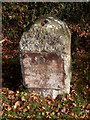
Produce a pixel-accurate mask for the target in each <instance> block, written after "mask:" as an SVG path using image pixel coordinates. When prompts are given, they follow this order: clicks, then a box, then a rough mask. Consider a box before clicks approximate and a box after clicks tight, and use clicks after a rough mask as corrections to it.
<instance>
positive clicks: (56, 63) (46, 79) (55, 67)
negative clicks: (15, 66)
mask: <svg viewBox="0 0 90 120" xmlns="http://www.w3.org/2000/svg"><path fill="white" fill-rule="evenodd" d="M22 57H23V68H24V71H25V75H24V77H25V84H26V85H28V88H29V87H30V88H49V89H50V88H52V89H61V88H63V87H64V84H65V83H64V63H63V60H62V59H61V58H60V57H58V56H57V54H55V53H47V52H42V53H29V52H25V53H24V52H23V53H22Z"/></svg>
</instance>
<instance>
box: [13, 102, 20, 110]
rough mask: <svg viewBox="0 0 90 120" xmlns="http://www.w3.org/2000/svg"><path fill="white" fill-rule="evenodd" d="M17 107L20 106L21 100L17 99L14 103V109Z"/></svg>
mask: <svg viewBox="0 0 90 120" xmlns="http://www.w3.org/2000/svg"><path fill="white" fill-rule="evenodd" d="M17 107H20V101H17V102H16V103H15V105H14V109H16V108H17Z"/></svg>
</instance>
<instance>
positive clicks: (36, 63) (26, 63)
mask: <svg viewBox="0 0 90 120" xmlns="http://www.w3.org/2000/svg"><path fill="white" fill-rule="evenodd" d="M20 61H21V70H22V76H23V84H24V86H25V87H26V88H28V90H29V91H33V90H35V91H36V92H38V93H39V94H40V95H43V96H44V97H48V96H50V97H52V98H56V96H57V95H58V94H64V93H69V92H70V79H71V70H70V66H71V34H70V31H69V29H68V26H67V25H66V24H65V23H64V22H62V21H60V20H58V19H56V18H54V17H45V18H41V19H39V20H37V21H36V22H35V24H33V25H32V26H31V28H30V29H29V30H28V31H27V32H24V33H23V35H22V37H21V41H20Z"/></svg>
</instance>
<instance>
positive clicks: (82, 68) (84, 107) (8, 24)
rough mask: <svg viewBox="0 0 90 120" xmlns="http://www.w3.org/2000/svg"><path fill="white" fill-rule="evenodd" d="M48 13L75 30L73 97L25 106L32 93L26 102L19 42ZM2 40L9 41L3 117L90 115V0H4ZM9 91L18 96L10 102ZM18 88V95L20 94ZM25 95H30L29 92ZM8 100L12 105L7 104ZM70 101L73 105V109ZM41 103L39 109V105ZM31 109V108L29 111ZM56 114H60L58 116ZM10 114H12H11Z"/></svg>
mask: <svg viewBox="0 0 90 120" xmlns="http://www.w3.org/2000/svg"><path fill="white" fill-rule="evenodd" d="M44 15H50V16H56V17H58V19H61V20H62V21H65V22H66V23H67V24H68V26H69V28H70V30H71V34H72V46H71V47H72V81H71V93H70V96H67V97H65V98H66V99H65V98H63V97H61V98H60V97H59V99H58V100H56V101H57V105H56V107H55V105H54V104H55V102H56V101H52V100H48V99H47V100H48V102H50V107H46V106H47V105H48V102H46V101H47V100H46V99H45V100H43V101H44V102H41V101H39V100H37V101H35V106H33V104H32V102H33V100H31V101H32V102H31V103H30V106H29V107H30V108H29V107H28V108H27V107H26V106H25V105H27V103H28V102H29V101H28V96H27V97H25V100H26V101H25V103H24V102H23V100H22V95H21V94H22V91H23V89H22V88H23V86H22V84H21V81H22V76H21V70H20V69H21V68H20V61H19V42H20V38H21V35H22V33H23V32H24V31H26V30H28V29H29V28H30V26H31V25H32V24H33V23H34V22H35V20H37V19H38V18H39V17H40V16H44ZM2 39H3V40H5V41H4V42H3V49H2V52H3V56H2V60H3V64H2V65H3V66H2V67H3V69H2V77H3V90H4V91H3V102H4V104H3V106H4V109H5V111H4V110H3V111H2V114H3V116H7V117H9V118H10V117H13V118H14V117H15V116H13V115H14V114H16V113H17V114H16V116H17V117H20V116H19V115H21V116H22V117H26V116H27V114H30V115H31V118H35V119H36V118H37V116H39V117H44V118H45V115H46V116H47V118H49V117H50V118H52V119H54V118H55V119H56V118H57V116H58V117H61V118H65V117H68V118H70V117H71V118H72V117H76V118H80V117H81V118H88V117H89V113H88V110H89V109H90V99H89V96H90V86H89V85H90V70H89V67H90V66H89V65H90V64H89V63H90V2H88V3H85V2H83V3H58V2H57V3H55V2H54V3H52V2H46V3H44V2H37V3H34V2H29V3H22V2H17V3H14V2H11V3H10V2H9V3H7V2H4V3H2ZM9 90H13V92H12V95H14V97H13V98H9V101H8V96H9ZM17 91H18V96H17V97H16V94H17ZM20 91H21V92H20ZM10 94H11V93H10ZM23 94H26V93H25V91H24V93H23ZM16 98H17V99H16ZM15 99H16V100H15ZM33 99H34V98H33ZM63 99H64V100H63ZM38 101H39V102H38ZM60 101H61V102H60ZM84 101H85V102H84ZM6 103H8V105H6ZM70 104H71V105H72V106H73V107H71V108H70ZM88 105H89V106H88ZM7 106H8V107H7ZM14 106H16V108H17V109H14ZM37 106H39V109H38V108H37ZM41 106H42V107H41ZM19 107H21V113H22V112H24V111H25V108H26V112H25V113H26V114H19V113H18V112H17V111H19V112H20V110H19ZM51 108H52V110H51ZM43 109H45V110H43ZM46 109H48V110H46ZM66 109H68V110H66ZM27 111H29V113H28V112H27ZM30 111H32V113H30ZM43 111H45V113H43ZM56 111H57V112H56ZM66 111H67V112H66ZM77 111H78V112H77ZM33 112H34V113H33ZM42 113H43V115H42ZM56 113H57V114H58V115H56ZM63 113H64V114H63ZM65 113H66V114H65ZM85 113H86V114H85ZM8 114H9V115H10V116H8ZM32 114H34V115H35V114H36V116H32ZM44 114H45V115H44ZM59 114H60V115H59ZM45 119H46V118H45Z"/></svg>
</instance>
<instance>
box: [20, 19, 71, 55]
mask: <svg viewBox="0 0 90 120" xmlns="http://www.w3.org/2000/svg"><path fill="white" fill-rule="evenodd" d="M70 42H71V34H70V31H69V29H68V26H67V25H66V23H64V22H62V21H61V20H58V19H57V18H54V17H44V18H41V19H39V20H37V21H36V22H35V24H33V25H32V26H31V28H30V29H29V31H27V32H24V33H23V35H22V37H21V41H20V50H24V51H31V52H42V51H46V52H57V53H58V52H59V54H61V53H60V52H61V51H62V49H64V47H65V45H66V44H69V43H70Z"/></svg>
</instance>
